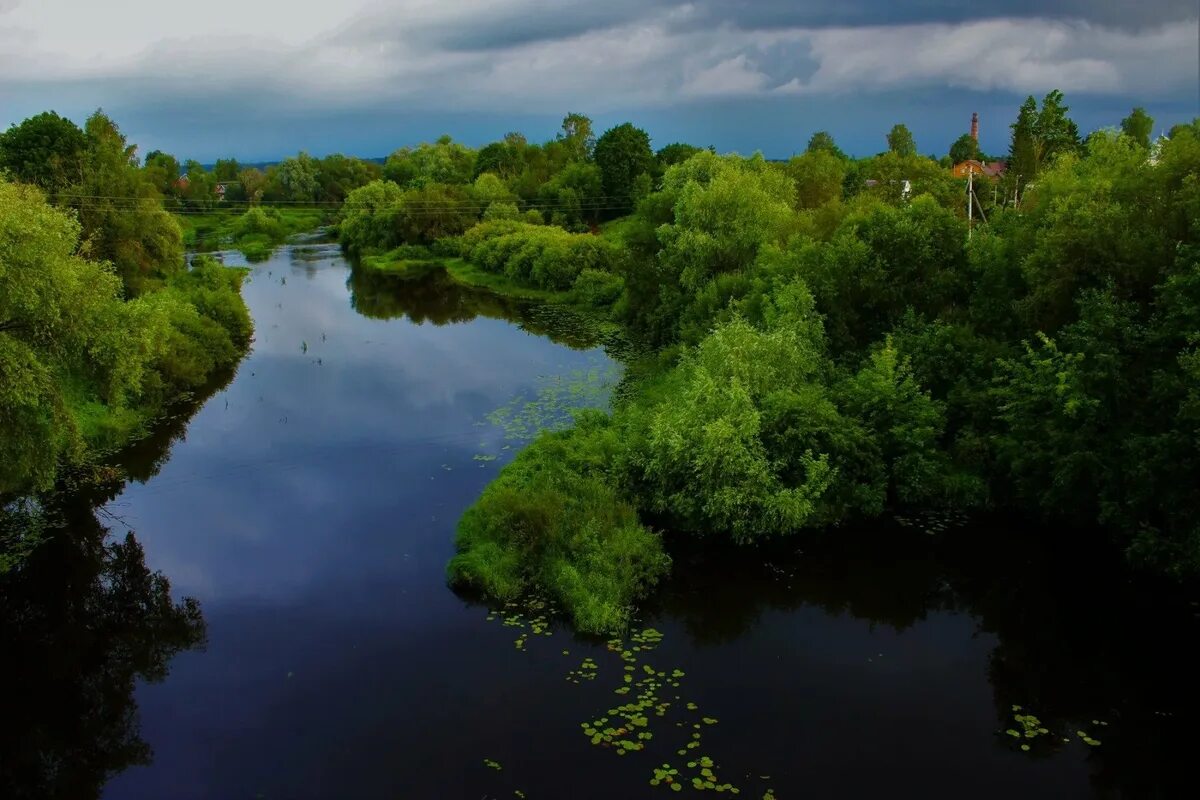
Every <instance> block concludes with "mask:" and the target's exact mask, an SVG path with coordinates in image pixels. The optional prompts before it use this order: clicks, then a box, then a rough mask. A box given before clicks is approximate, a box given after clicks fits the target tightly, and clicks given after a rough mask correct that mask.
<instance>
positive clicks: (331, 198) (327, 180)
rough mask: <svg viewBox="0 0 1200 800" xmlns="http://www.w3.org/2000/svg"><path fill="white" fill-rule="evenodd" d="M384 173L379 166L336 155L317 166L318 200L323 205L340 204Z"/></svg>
mask: <svg viewBox="0 0 1200 800" xmlns="http://www.w3.org/2000/svg"><path fill="white" fill-rule="evenodd" d="M382 173H383V170H382V168H381V167H380V166H379V165H378V164H372V163H370V162H367V161H363V160H361V159H358V158H351V157H349V156H344V155H342V154H341V153H334V154H332V155H328V156H325V157H324V158H322V159H321V160H320V161H319V162H318V164H317V199H318V200H319V201H321V202H323V203H340V202H342V201H343V200H345V199H346V197H347V196H348V195H349V194H350V192H352V191H354V190H355V189H357V188H359V187H360V186H366V185H367V184H368V183H370V182H371V181H373V180H376V179H378V178H379V176H380V175H381V174H382Z"/></svg>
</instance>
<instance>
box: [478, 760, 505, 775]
mask: <svg viewBox="0 0 1200 800" xmlns="http://www.w3.org/2000/svg"><path fill="white" fill-rule="evenodd" d="M483 764H484V766H486V767H490V768H491V769H494V770H496V771H497V772H499V771H500V770H502V769H504V767H502V766H500V762H499V761H493V760H492V759H490V758H485V759H484V760H483Z"/></svg>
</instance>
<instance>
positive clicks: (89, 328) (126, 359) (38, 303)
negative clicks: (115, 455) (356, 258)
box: [0, 182, 250, 493]
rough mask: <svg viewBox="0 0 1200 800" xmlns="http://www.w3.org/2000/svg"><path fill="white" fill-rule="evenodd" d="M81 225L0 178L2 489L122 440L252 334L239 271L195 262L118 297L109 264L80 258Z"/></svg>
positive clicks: (42, 477) (40, 484) (23, 486)
mask: <svg viewBox="0 0 1200 800" xmlns="http://www.w3.org/2000/svg"><path fill="white" fill-rule="evenodd" d="M80 230H81V226H80V225H79V223H78V222H76V221H75V219H74V218H73V217H71V216H70V215H68V214H66V213H64V212H62V211H59V210H56V209H54V208H51V207H50V206H49V205H47V204H46V203H45V201H44V199H43V197H42V195H41V194H40V193H39V192H38V191H37V190H35V189H33V188H30V187H22V186H16V185H13V184H9V183H5V182H0V377H3V381H2V382H0V421H2V422H3V429H4V436H2V437H0V493H3V492H10V491H21V490H29V489H44V488H47V487H48V486H49V485H50V484H51V483H52V482H53V480H54V478H55V475H56V472H57V468H58V466H59V464H60V463H61V462H64V461H75V460H78V459H80V458H82V457H84V456H85V455H86V453H87V451H88V449H89V448H90V449H92V450H95V449H101V448H104V447H107V446H115V445H119V444H122V443H124V441H126V440H127V439H128V437H129V436H131V435H132V434H133V433H135V432H136V431H137V430H138V429H139V428H140V427H141V426H142V425H143V424H144V423H145V422H146V421H148V420H149V419H150V418H151V417H152V416H154V414H156V413H157V412H158V411H159V410H161V409H162V408H163V406H164V405H165V404H166V403H167V402H169V401H170V400H171V399H173V398H174V397H176V396H177V395H178V394H179V393H180V392H181V391H185V390H186V389H189V388H194V387H195V386H198V385H199V384H201V383H203V381H204V380H206V379H207V377H208V376H209V375H210V374H211V373H212V371H213V370H214V369H216V368H217V367H218V366H227V365H229V364H231V363H233V362H234V361H235V360H236V358H237V357H238V356H239V355H240V353H241V352H242V351H243V350H244V347H245V345H246V343H247V342H248V340H249V334H250V321H249V316H248V314H247V312H246V309H245V306H244V304H242V301H241V298H240V296H239V295H238V288H239V287H240V282H241V277H240V275H239V274H238V273H235V272H233V271H228V270H225V269H224V268H223V267H220V266H219V265H215V264H204V263H202V264H200V265H199V266H197V267H196V268H195V269H193V270H191V271H188V272H171V273H169V274H168V276H167V278H166V280H165V282H164V283H163V284H162V285H161V286H160V287H159V288H158V289H157V290H155V291H151V292H147V293H145V294H143V295H141V296H138V297H136V298H131V299H127V300H126V299H122V292H121V280H120V278H119V277H118V276H117V275H116V274H114V272H113V270H112V268H111V266H110V265H108V264H106V263H103V262H97V261H92V260H89V259H86V258H83V257H81V256H80V255H79V254H78V252H79V236H80Z"/></svg>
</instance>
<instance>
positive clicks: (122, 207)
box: [68, 111, 183, 294]
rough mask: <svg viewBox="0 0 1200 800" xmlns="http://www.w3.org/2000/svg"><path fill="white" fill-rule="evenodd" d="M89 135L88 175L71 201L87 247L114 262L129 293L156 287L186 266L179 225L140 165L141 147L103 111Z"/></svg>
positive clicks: (88, 251) (95, 116)
mask: <svg viewBox="0 0 1200 800" xmlns="http://www.w3.org/2000/svg"><path fill="white" fill-rule="evenodd" d="M84 133H85V140H86V146H85V151H84V156H83V158H84V167H83V174H82V176H81V180H80V182H79V183H78V184H76V185H75V186H73V187H72V194H73V195H75V197H74V198H73V199H72V202H70V203H68V205H70V206H72V207H73V208H75V210H76V211H77V213H78V215H79V221H80V223H82V225H83V240H84V242H85V244H84V245H83V251H84V253H85V254H86V255H88V256H90V257H92V258H97V259H103V260H105V261H110V262H112V264H113V266H114V267H115V268H116V271H117V274H119V275H120V276H121V280H122V281H123V282H124V284H125V290H126V292H128V293H130V294H138V293H141V292H144V291H148V290H151V289H153V288H154V287H155V286H156V285H158V284H160V283H161V281H162V280H163V279H164V278H166V277H167V276H168V275H170V274H172V273H174V272H177V271H179V270H181V269H183V240H182V234H181V233H180V230H179V225H178V224H177V223H176V222H175V220H174V219H173V218H172V217H171V215H170V214H168V213H167V212H166V211H165V210H164V209H163V207H162V204H161V202H160V200H161V198H160V197H159V195H158V193H157V191H156V190H155V189H154V187H153V186H151V185H150V184H149V183H147V182H146V178H145V176H144V175H143V173H142V171H141V170H140V169H138V167H137V165H136V160H135V157H134V153H135V150H136V148H135V147H133V146H131V145H129V144H128V143H127V142H126V140H125V137H124V135H122V134H121V132H120V130H119V129H118V128H117V126H116V124H115V123H114V122H113V121H112V120H111V119H109V118H108V117H106V116H105V115H104V114H103V113H101V112H99V111H97V112H96V113H95V114H93V115H92V116H91V117H89V118H88V121H87V125H86V126H85V128H84ZM126 198H133V199H126Z"/></svg>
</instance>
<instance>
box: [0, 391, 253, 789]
mask: <svg viewBox="0 0 1200 800" xmlns="http://www.w3.org/2000/svg"><path fill="white" fill-rule="evenodd" d="M235 371H236V370H229V371H228V372H226V373H225V374H222V375H219V376H217V377H215V378H214V379H213V380H212V381H211V382H210V383H209V384H208V385H207V386H206V387H204V389H203V390H202V391H200V392H198V393H197V394H196V395H195V396H194V397H193V398H191V399H190V400H187V401H184V402H181V403H177V404H175V406H173V407H172V408H171V409H170V411H169V412H168V414H167V416H166V417H165V418H163V419H162V420H160V421H159V422H158V423H157V424H156V425H155V428H154V430H153V431H152V432H151V433H150V435H148V436H146V437H145V438H143V439H141V440H139V441H137V442H134V443H133V444H131V445H130V446H128V447H127V448H125V449H124V450H123V451H122V452H121V453H119V454H117V455H116V456H115V457H114V458H113V460H112V462H111V463H112V465H113V466H115V467H116V468H117V474H119V475H121V476H122V479H120V480H109V481H106V482H103V483H84V484H82V485H79V486H75V488H73V489H68V488H67V486H66V485H63V486H60V487H59V489H58V491H57V492H56V493H54V494H51V495H47V496H46V497H43V498H37V499H33V500H31V501H28V502H20V503H11V504H9V505H7V506H6V507H4V508H3V509H0V514H3V515H4V519H0V523H2V524H0V529H3V528H4V527H5V526H8V527H15V528H24V529H36V528H43V529H44V531H43V539H44V541H43V542H42V543H41V544H40V545H39V546H37V547H36V548H35V549H33V551H32V552H31V553H30V554H29V555H28V557H27V558H26V559H25V560H24V561H23V563H22V564H21V566H20V567H19V568H16V569H14V570H13V571H11V572H9V573H7V574H3V575H0V642H3V648H4V650H3V657H2V658H0V687H3V688H4V691H5V702H4V706H3V709H4V712H3V723H2V725H0V797H3V798H72V800H73V799H74V798H87V797H98V796H99V795H100V792H101V790H102V788H103V786H104V783H105V782H106V781H107V780H108V779H109V778H110V777H112V776H113V775H115V774H117V773H118V772H120V771H122V770H124V769H126V768H128V767H130V766H133V765H135V764H145V763H148V762H149V760H150V756H151V753H150V747H149V745H147V743H146V742H145V741H143V740H142V739H141V736H140V734H139V731H138V716H137V704H136V702H135V700H134V688H135V685H136V682H137V681H138V680H139V679H140V680H146V681H160V680H162V679H164V678H165V677H166V675H167V666H168V663H169V662H170V660H171V658H173V657H174V656H175V655H176V654H177V653H180V652H182V651H184V650H189V649H192V648H195V647H199V646H201V645H202V644H203V642H204V619H203V617H202V616H201V613H200V607H199V605H198V604H197V603H196V602H195V601H194V600H191V599H185V600H183V601H182V602H179V603H175V602H173V601H172V599H171V591H170V584H169V583H168V580H167V578H166V577H164V576H163V575H162V574H161V573H151V572H150V570H149V569H147V567H146V564H145V559H144V555H143V552H142V547H141V545H140V544H138V541H137V539H136V538H135V537H134V535H133V534H132V533H131V534H128V535H127V536H125V538H124V539H123V540H113V539H111V538H110V536H109V532H108V530H107V529H106V528H105V527H103V526H102V525H101V524H100V522H99V521H98V519H97V511H96V510H95V509H96V508H97V507H99V506H100V505H101V504H103V503H104V502H106V501H108V500H110V499H112V498H113V497H115V496H116V495H117V494H119V493H120V492H121V491H122V489H123V488H124V485H125V480H128V479H132V480H139V481H146V480H149V479H150V478H151V477H153V476H154V475H156V474H158V472H159V470H160V469H161V468H162V466H163V464H165V463H166V461H167V459H168V457H169V456H170V452H171V448H172V446H173V445H174V444H175V442H177V441H179V440H181V439H182V438H183V437H184V435H185V432H186V430H187V425H188V422H189V421H190V420H191V418H192V417H193V416H194V415H195V413H196V411H198V410H199V408H200V407H201V406H202V405H203V404H204V402H205V401H206V400H208V399H209V398H210V397H212V395H213V394H215V393H216V392H218V391H220V390H221V389H222V388H224V387H225V386H226V385H228V383H229V382H230V381H231V380H232V379H233V376H234V374H235ZM75 477H77V476H75ZM67 482H68V483H75V478H74V477H72V478H68V480H67Z"/></svg>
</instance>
